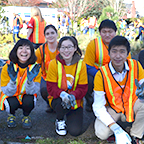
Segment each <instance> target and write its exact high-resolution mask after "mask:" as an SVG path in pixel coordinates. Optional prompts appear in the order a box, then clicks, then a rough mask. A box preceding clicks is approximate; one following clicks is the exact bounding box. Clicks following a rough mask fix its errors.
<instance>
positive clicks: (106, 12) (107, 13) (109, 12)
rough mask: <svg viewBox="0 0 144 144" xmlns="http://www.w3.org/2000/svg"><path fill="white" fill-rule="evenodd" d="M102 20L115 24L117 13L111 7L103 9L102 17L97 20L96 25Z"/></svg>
mask: <svg viewBox="0 0 144 144" xmlns="http://www.w3.org/2000/svg"><path fill="white" fill-rule="evenodd" d="M104 19H110V20H113V21H114V22H116V21H118V19H119V16H118V13H117V12H115V10H114V9H113V8H112V7H110V6H107V7H105V8H104V9H103V11H102V15H101V16H100V17H99V19H98V24H100V23H101V22H102V21H103V20H104Z"/></svg>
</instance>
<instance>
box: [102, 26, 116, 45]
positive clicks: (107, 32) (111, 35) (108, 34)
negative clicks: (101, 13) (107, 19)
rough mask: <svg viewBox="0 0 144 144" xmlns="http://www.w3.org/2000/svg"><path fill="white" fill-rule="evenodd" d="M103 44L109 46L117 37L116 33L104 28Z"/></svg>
mask: <svg viewBox="0 0 144 144" xmlns="http://www.w3.org/2000/svg"><path fill="white" fill-rule="evenodd" d="M100 35H101V37H102V40H103V42H104V43H105V44H106V45H107V46H108V45H109V43H110V41H111V40H112V39H113V38H114V37H115V35H116V32H115V30H114V29H112V28H102V29H101V31H100Z"/></svg>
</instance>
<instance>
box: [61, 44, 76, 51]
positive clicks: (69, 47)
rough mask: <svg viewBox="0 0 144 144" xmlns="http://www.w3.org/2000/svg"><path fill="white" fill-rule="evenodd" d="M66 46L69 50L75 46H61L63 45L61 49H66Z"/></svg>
mask: <svg viewBox="0 0 144 144" xmlns="http://www.w3.org/2000/svg"><path fill="white" fill-rule="evenodd" d="M66 48H67V49H68V50H72V49H73V48H74V46H72V45H68V46H61V47H60V49H61V50H66Z"/></svg>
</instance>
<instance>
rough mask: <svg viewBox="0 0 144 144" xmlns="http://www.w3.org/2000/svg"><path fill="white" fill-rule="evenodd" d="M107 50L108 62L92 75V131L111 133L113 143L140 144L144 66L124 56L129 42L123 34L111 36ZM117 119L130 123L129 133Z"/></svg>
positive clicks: (143, 124) (143, 123)
mask: <svg viewBox="0 0 144 144" xmlns="http://www.w3.org/2000/svg"><path fill="white" fill-rule="evenodd" d="M108 52H109V56H110V62H109V63H108V64H106V65H105V66H102V67H100V68H99V69H100V70H99V71H98V72H97V74H96V75H95V78H94V103H93V112H94V114H95V116H96V117H97V118H96V121H95V124H94V129H95V134H96V136H97V137H99V138H100V139H102V140H106V139H107V138H108V137H109V136H111V135H112V134H113V133H114V135H115V140H116V144H139V142H140V140H139V139H141V138H142V137H143V134H144V70H143V68H142V66H141V64H140V63H139V62H138V61H136V60H134V59H127V56H128V54H129V52H130V44H129V42H128V40H127V39H126V38H125V37H123V36H116V37H114V38H113V39H112V40H111V42H110V44H109V48H108ZM119 120H122V123H123V122H125V121H127V122H128V123H132V127H131V129H130V132H128V133H129V134H128V133H127V132H126V131H125V130H124V129H122V128H121V126H120V125H119V124H118V123H117V122H118V121H119Z"/></svg>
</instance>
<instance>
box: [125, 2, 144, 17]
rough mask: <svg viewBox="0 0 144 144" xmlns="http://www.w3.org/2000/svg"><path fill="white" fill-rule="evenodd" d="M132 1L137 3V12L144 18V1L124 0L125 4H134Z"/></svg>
mask: <svg viewBox="0 0 144 144" xmlns="http://www.w3.org/2000/svg"><path fill="white" fill-rule="evenodd" d="M132 1H135V7H136V11H139V13H140V15H143V16H144V0H124V2H125V3H132Z"/></svg>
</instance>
